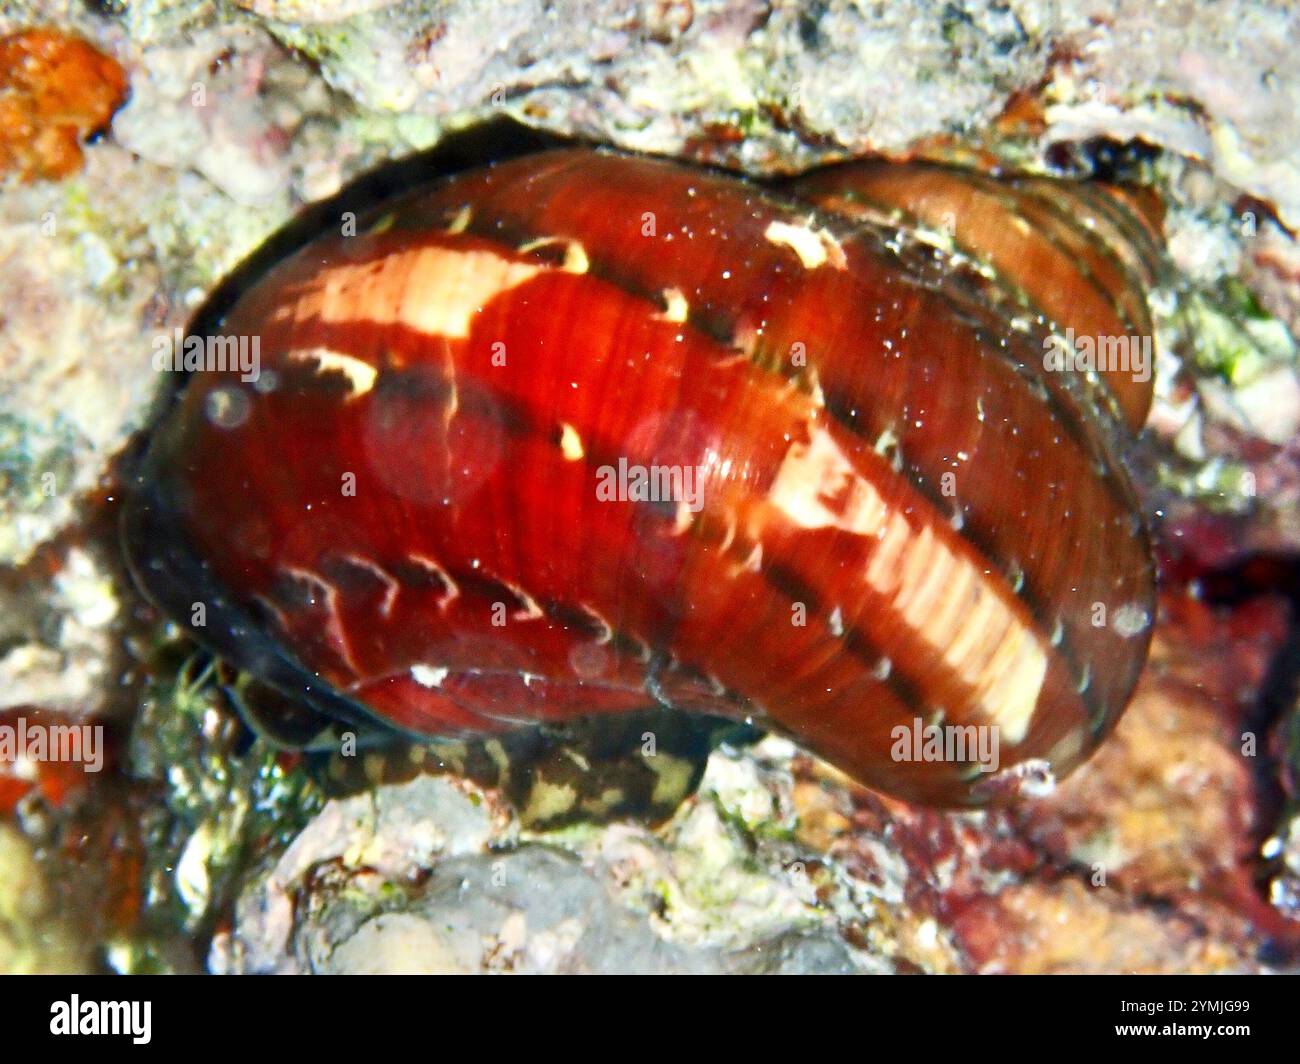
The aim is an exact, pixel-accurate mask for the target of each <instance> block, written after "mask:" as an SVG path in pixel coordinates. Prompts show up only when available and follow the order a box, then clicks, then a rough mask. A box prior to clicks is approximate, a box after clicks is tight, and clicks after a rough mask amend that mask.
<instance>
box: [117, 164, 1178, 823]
mask: <svg viewBox="0 0 1300 1064" xmlns="http://www.w3.org/2000/svg"><path fill="white" fill-rule="evenodd" d="M1142 206H1143V204H1142V203H1141V202H1140V200H1139V199H1137V198H1136V194H1135V193H1129V192H1126V191H1124V190H1121V189H1111V190H1105V189H1099V188H1095V187H1089V186H1067V185H1065V184H1063V183H1058V182H1051V181H1047V180H1045V179H1027V178H1026V179H1020V180H1019V181H1013V182H1000V181H996V180H994V179H993V178H990V177H985V176H978V175H970V174H966V173H961V172H958V171H955V170H950V169H947V168H944V167H939V166H934V165H930V164H887V163H862V164H850V165H846V166H841V167H835V168H831V169H828V170H825V171H822V172H818V173H815V174H812V175H809V176H807V177H805V178H802V179H799V180H797V181H794V182H791V183H788V184H786V185H784V186H782V187H780V188H770V187H761V186H758V185H755V184H752V183H748V182H745V181H742V180H739V179H737V178H734V177H729V176H724V175H720V174H717V173H713V172H708V171H701V170H697V169H692V168H689V167H685V166H682V165H678V164H674V163H669V162H664V161H655V160H650V159H645V158H639V157H632V156H626V155H621V154H616V153H612V152H604V151H591V150H586V149H567V150H555V151H547V152H541V153H538V154H534V155H528V156H525V157H522V158H518V159H514V160H512V161H509V162H505V163H502V164H499V165H496V166H493V167H488V168H483V169H477V170H470V171H467V172H463V173H460V174H458V175H455V176H452V177H450V178H446V179H439V180H436V181H431V182H429V183H427V184H424V185H422V186H420V187H416V188H412V189H410V190H409V191H406V192H403V193H401V194H399V195H397V196H395V197H393V198H391V199H390V200H388V201H387V202H385V203H383V204H381V205H380V206H379V207H378V208H376V209H375V210H374V211H373V212H372V213H371V214H370V215H369V216H368V217H365V218H362V219H361V221H360V222H359V224H358V226H357V232H356V234H355V235H342V234H340V233H338V232H327V233H324V234H323V235H321V236H320V237H318V238H317V239H316V240H314V241H313V242H312V243H310V244H309V245H308V246H307V247H305V248H303V249H301V250H300V251H298V252H296V253H295V254H292V255H290V256H288V257H287V258H285V259H284V260H283V261H281V262H279V263H278V264H277V265H276V266H275V267H274V268H273V269H271V270H270V271H269V272H267V273H266V274H265V275H264V276H262V277H261V278H260V279H259V280H258V281H257V282H256V283H255V284H253V285H252V286H251V287H250V288H248V290H247V291H245V292H244V293H243V294H242V295H241V296H240V298H239V299H238V300H236V301H235V303H234V305H233V306H231V307H230V308H229V309H228V311H227V312H226V313H225V315H224V318H223V319H222V320H221V321H220V323H219V330H218V331H219V334H220V335H221V336H224V337H228V338H239V337H244V338H246V339H247V338H256V340H257V343H258V345H259V350H260V374H259V375H257V378H256V379H255V380H244V379H242V378H241V374H240V373H239V371H238V370H237V369H236V370H234V371H226V372H220V371H215V372H201V373H195V374H192V375H191V376H190V378H189V380H188V382H187V384H186V386H185V387H184V389H183V390H181V391H180V392H179V394H178V396H177V398H176V401H175V402H174V404H173V405H172V406H171V408H170V409H169V410H168V411H167V412H166V414H165V416H164V417H163V419H162V420H161V422H160V424H159V425H158V426H157V428H156V430H155V433H154V436H153V439H152V443H151V446H150V448H149V451H148V454H147V456H146V458H145V460H144V461H143V463H142V465H141V467H140V469H139V471H138V477H137V484H136V488H135V491H134V493H133V497H132V499H131V502H130V504H129V506H128V509H127V513H126V520H125V541H126V545H127V552H128V555H129V557H130V559H131V562H132V565H133V568H134V570H135V571H136V573H137V576H138V578H139V580H140V582H141V584H142V586H143V587H144V588H145V589H146V590H147V591H148V592H149V593H150V594H151V595H152V596H153V597H154V598H155V600H156V601H158V602H159V604H160V605H162V606H163V607H164V609H165V610H166V611H167V612H168V613H170V614H171V615H172V616H174V617H175V618H177V619H178V620H181V621H182V622H184V623H187V624H191V627H194V626H193V625H192V608H193V605H194V603H195V602H196V601H201V602H203V603H205V604H206V606H207V617H206V624H205V625H204V626H202V627H197V628H195V635H196V636H197V637H198V638H199V639H200V640H202V641H204V642H206V643H207V644H209V645H210V646H212V647H213V648H214V649H216V650H217V651H218V652H219V653H221V654H223V655H225V656H226V657H228V658H230V659H231V660H232V661H234V662H236V663H238V664H239V665H241V666H243V667H244V668H247V669H249V670H251V671H252V672H254V673H255V674H257V675H258V676H259V677H261V678H262V679H264V680H265V681H267V682H268V683H270V684H271V685H273V686H276V687H278V688H280V689H281V690H283V691H285V692H287V693H292V694H294V695H296V696H298V697H300V698H302V699H304V700H305V701H307V702H308V703H309V704H311V705H312V706H314V707H316V708H318V709H322V710H324V711H326V712H330V713H333V714H335V715H340V716H343V717H345V718H354V719H355V718H358V717H363V716H371V717H377V718H379V719H380V720H382V721H384V722H386V723H388V724H390V725H392V726H393V727H396V728H399V729H402V730H405V731H408V732H413V733H417V734H426V735H448V734H481V733H490V732H493V731H500V730H502V729H506V728H510V727H514V726H516V725H518V724H520V723H525V722H535V721H559V720H566V719H570V718H573V717H577V716H586V715H591V714H602V713H618V712H622V711H627V710H631V709H636V708H640V707H644V706H646V705H647V704H653V703H661V704H666V705H669V706H673V707H676V708H679V709H683V710H693V711H700V712H708V713H714V714H719V715H726V716H731V717H736V718H751V717H752V718H754V719H755V720H757V721H760V722H763V723H765V724H766V725H768V726H771V727H773V728H775V729H778V730H781V731H783V732H785V733H787V734H789V735H791V736H792V737H793V738H794V739H796V741H798V742H799V743H800V744H801V745H803V746H804V747H806V748H808V749H810V750H812V751H814V752H816V753H818V754H820V755H822V756H823V757H826V758H827V759H828V760H830V761H831V762H833V763H834V764H836V765H838V766H839V767H841V768H843V769H844V770H845V771H847V772H849V773H850V774H851V775H853V776H855V777H856V778H858V779H860V780H861V781H863V782H864V783H867V784H868V785H871V786H874V787H877V788H880V789H883V790H886V791H888V792H890V793H893V794H896V795H899V796H902V797H906V798H912V799H918V800H924V801H930V802H937V803H945V804H970V803H975V802H979V801H981V800H983V799H984V798H985V797H987V795H988V793H989V790H988V788H987V786H986V785H985V783H984V774H983V772H982V771H981V769H980V766H979V765H976V764H974V763H973V761H974V758H973V756H967V757H964V758H959V759H952V760H944V761H927V760H924V759H919V758H912V759H910V760H906V759H904V760H900V759H898V757H897V751H896V749H895V746H896V736H897V735H899V734H901V733H900V732H899V731H898V729H900V728H903V729H907V730H909V731H910V730H911V729H913V727H914V725H915V726H921V725H925V724H935V723H940V724H945V725H959V726H960V725H974V726H984V727H987V728H989V729H991V730H992V733H993V734H995V735H996V736H997V738H998V745H999V759H1000V766H999V767H1001V768H1003V769H1006V768H1011V767H1013V766H1015V765H1017V764H1021V763H1025V762H1032V761H1036V760H1043V761H1046V762H1048V763H1049V764H1050V765H1051V766H1052V767H1053V768H1054V769H1055V771H1056V772H1058V773H1061V772H1064V771H1068V770H1069V769H1070V768H1071V767H1073V766H1074V765H1075V764H1077V763H1078V762H1079V761H1081V760H1082V759H1083V758H1084V757H1085V756H1086V755H1087V754H1088V752H1090V751H1091V750H1092V749H1093V748H1094V747H1095V746H1096V744H1097V743H1098V742H1100V740H1101V739H1102V738H1103V737H1104V736H1105V734H1106V733H1107V732H1108V730H1109V729H1110V728H1111V727H1112V726H1113V724H1114V722H1115V720H1116V719H1117V717H1118V715H1119V713H1120V712H1121V711H1122V709H1123V707H1124V705H1125V703H1126V701H1127V699H1128V697H1129V694H1130V693H1131V691H1132V689H1133V685H1134V683H1135V682H1136V679H1137V676H1138V673H1139V671H1140V669H1141V667H1142V664H1143V661H1144V659H1145V654H1146V646H1147V640H1148V634H1149V627H1150V617H1151V615H1152V611H1153V604H1152V600H1153V572H1152V565H1151V560H1150V550H1149V546H1148V542H1147V538H1146V532H1145V529H1144V526H1143V522H1142V520H1141V518H1140V516H1139V515H1138V511H1137V507H1136V505H1135V502H1134V497H1133V492H1132V489H1131V486H1130V484H1129V481H1128V477H1127V475H1126V473H1125V471H1124V468H1123V464H1122V461H1121V448H1122V446H1123V442H1124V439H1125V437H1126V436H1127V434H1128V432H1129V430H1131V429H1135V428H1137V427H1139V426H1140V424H1141V421H1142V418H1143V417H1144V416H1145V412H1146V409H1147V405H1148V404H1149V396H1150V383H1149V380H1148V381H1136V380H1134V379H1133V378H1134V374H1132V373H1107V374H1105V375H1104V376H1098V375H1097V374H1095V373H1092V372H1068V371H1066V372H1057V371H1054V370H1051V369H1048V368H1045V360H1044V353H1045V350H1046V349H1047V346H1048V344H1049V341H1048V340H1047V337H1048V334H1049V330H1050V328H1057V329H1064V328H1072V329H1073V330H1074V333H1075V335H1077V336H1095V337H1102V336H1110V335H1116V334H1118V335H1123V336H1132V335H1146V336H1149V334H1150V321H1149V318H1148V317H1147V311H1146V306H1145V301H1144V298H1143V294H1142V286H1143V285H1144V284H1145V283H1147V281H1148V279H1149V278H1148V275H1149V273H1150V271H1151V270H1152V269H1153V266H1152V263H1153V262H1154V256H1155V253H1154V251H1153V249H1152V248H1153V245H1152V239H1153V235H1154V234H1153V231H1152V223H1151V222H1150V221H1148V220H1147V219H1145V218H1144V216H1143V213H1142V212H1141V210H1138V209H1134V208H1141V207H1142ZM944 230H947V234H946V235H947V236H948V237H949V238H950V240H949V243H950V245H951V246H943V245H944V244H945V241H944V240H943V239H936V236H938V237H943V236H944V232H943V231H944ZM246 376H251V375H246Z"/></svg>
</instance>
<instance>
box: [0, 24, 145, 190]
mask: <svg viewBox="0 0 1300 1064" xmlns="http://www.w3.org/2000/svg"><path fill="white" fill-rule="evenodd" d="M126 95H127V78H126V72H125V71H124V70H123V69H122V67H121V66H120V65H119V64H118V63H117V61H116V60H115V59H113V58H112V57H111V56H107V55H104V54H103V53H102V52H100V51H98V50H97V49H95V48H93V47H92V46H91V45H89V44H87V43H86V42H85V41H82V40H78V39H77V38H76V37H69V36H67V35H65V34H63V33H59V32H57V31H55V30H46V29H28V30H20V31H19V32H17V33H12V34H10V35H8V36H7V37H0V176H3V175H5V174H7V173H10V172H15V173H17V174H19V175H20V176H21V177H22V178H23V179H24V180H27V181H31V180H35V179H37V178H45V179H52V180H56V179H59V178H63V177H67V176H68V175H69V174H72V173H75V172H76V171H77V170H79V169H80V168H81V141H82V140H83V139H85V138H86V137H87V136H89V135H90V134H92V133H94V132H96V131H97V130H100V129H103V128H104V127H105V126H106V125H107V124H108V121H109V119H110V118H112V116H113V112H114V111H116V110H117V109H118V108H119V107H121V106H122V103H123V102H124V101H125V100H126Z"/></svg>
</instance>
